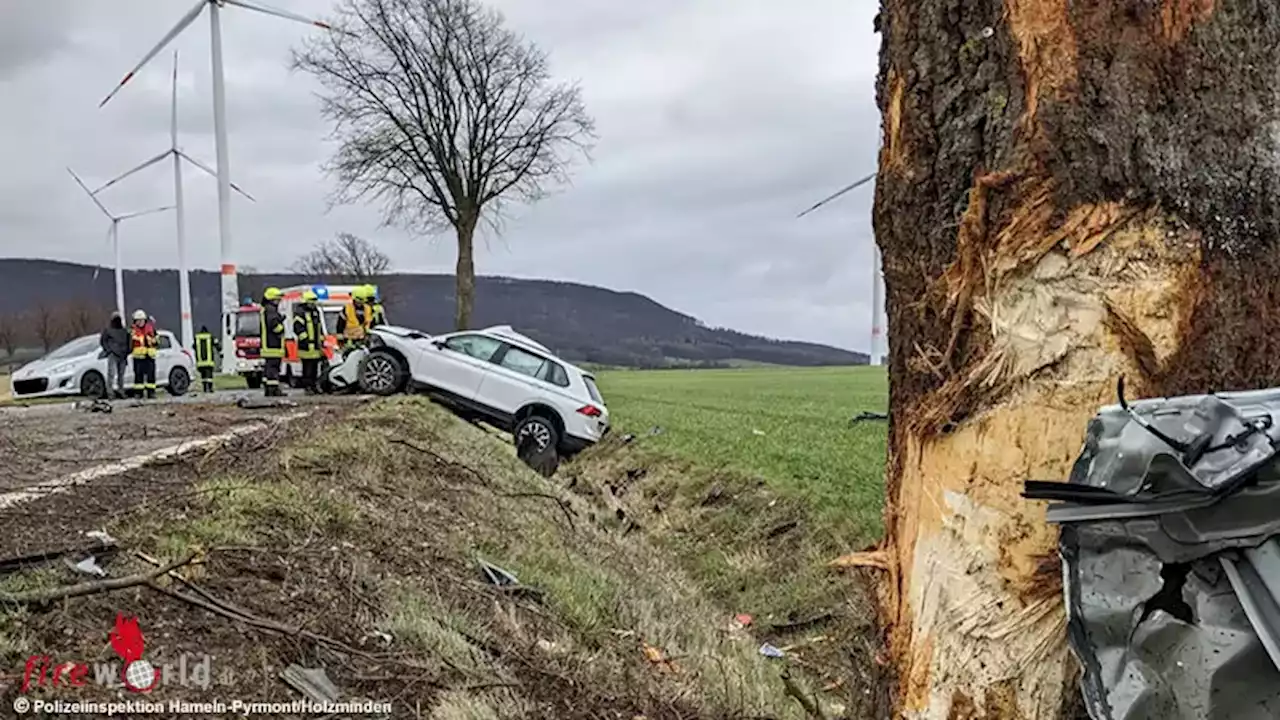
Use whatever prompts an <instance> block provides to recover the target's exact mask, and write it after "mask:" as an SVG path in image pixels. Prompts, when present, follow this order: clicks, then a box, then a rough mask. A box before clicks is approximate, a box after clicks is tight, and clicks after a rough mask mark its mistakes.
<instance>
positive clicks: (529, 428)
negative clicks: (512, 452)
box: [511, 415, 560, 477]
mask: <svg viewBox="0 0 1280 720" xmlns="http://www.w3.org/2000/svg"><path fill="white" fill-rule="evenodd" d="M511 435H512V437H513V439H514V440H515V444H516V455H518V456H519V457H520V459H521V460H522V461H524V464H526V465H528V466H529V467H531V468H533V469H534V470H535V471H537V472H538V474H540V475H542V476H543V477H551V476H552V475H554V474H555V471H556V468H557V467H558V466H559V465H560V456H559V453H558V451H557V447H558V445H559V444H560V434H559V433H558V432H556V426H555V425H554V424H552V422H551V420H549V419H547V418H545V417H542V416H541V415H530V416H529V417H527V418H525V419H523V420H521V421H520V422H519V423H517V424H516V427H515V430H514V431H513V432H512V433H511Z"/></svg>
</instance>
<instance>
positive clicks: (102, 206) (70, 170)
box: [67, 167, 111, 217]
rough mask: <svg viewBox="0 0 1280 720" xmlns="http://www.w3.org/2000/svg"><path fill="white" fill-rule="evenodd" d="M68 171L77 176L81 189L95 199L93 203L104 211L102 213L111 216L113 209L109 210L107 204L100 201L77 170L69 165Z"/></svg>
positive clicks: (74, 176) (91, 198)
mask: <svg viewBox="0 0 1280 720" xmlns="http://www.w3.org/2000/svg"><path fill="white" fill-rule="evenodd" d="M67 172H69V173H71V177H73V178H75V181H76V184H77V185H79V186H80V189H81V190H83V191H84V193H85V194H86V195H88V196H89V199H90V200H92V201H93V204H94V205H97V206H98V209H99V210H101V211H102V214H103V215H106V216H107V217H111V211H109V210H107V208H106V206H104V205H103V204H102V203H101V202H99V200H98V196H97V195H94V194H93V191H92V190H90V189H89V186H88V185H85V184H84V181H83V180H81V179H80V176H79V175H77V174H76V171H75V170H72V169H71V168H70V167H68V168H67Z"/></svg>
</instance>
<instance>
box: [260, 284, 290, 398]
mask: <svg viewBox="0 0 1280 720" xmlns="http://www.w3.org/2000/svg"><path fill="white" fill-rule="evenodd" d="M281 295H282V293H281V292H280V288H276V287H269V288H267V289H266V290H264V291H262V307H261V308H259V309H258V324H259V326H260V327H261V328H262V335H261V338H260V339H261V341H262V346H261V350H260V351H259V353H260V354H261V356H262V375H263V380H262V388H263V394H265V395H266V396H267V397H280V396H282V395H284V391H283V390H281V389H280V365H281V363H283V362H284V315H281V314H280V305H279V303H280V297H281Z"/></svg>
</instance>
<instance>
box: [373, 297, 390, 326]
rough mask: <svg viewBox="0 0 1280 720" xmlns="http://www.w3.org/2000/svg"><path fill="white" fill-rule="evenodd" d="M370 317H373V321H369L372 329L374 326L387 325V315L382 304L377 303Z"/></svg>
mask: <svg viewBox="0 0 1280 720" xmlns="http://www.w3.org/2000/svg"><path fill="white" fill-rule="evenodd" d="M370 315H371V316H372V319H371V320H370V321H369V326H370V327H373V326H374V325H386V324H387V313H386V311H385V310H383V309H382V303H380V302H375V303H374V304H373V308H372V312H371V313H370Z"/></svg>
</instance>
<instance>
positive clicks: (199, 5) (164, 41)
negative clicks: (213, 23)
mask: <svg viewBox="0 0 1280 720" xmlns="http://www.w3.org/2000/svg"><path fill="white" fill-rule="evenodd" d="M208 4H209V0H196V4H195V7H193V8H191V9H190V10H189V11H187V14H186V15H183V16H182V19H181V20H179V21H178V24H177V25H174V26H173V28H172V29H170V30H169V32H168V33H165V36H164V37H162V38H160V42H159V43H156V46H155V47H153V48H151V50H150V51H149V52H148V53H147V54H146V55H143V56H142V61H141V62H139V63H138V64H137V65H135V66H133V69H132V70H130V71H129V72H128V73H127V74H126V75H125V76H124V79H123V80H121V81H120V84H119V85H116V87H115V89H114V90H112V91H111V92H110V93H109V94H108V95H107V96H106V97H105V98H103V99H102V102H100V103H98V107H102V106H103V105H106V104H107V103H108V102H109V101H110V100H111V98H113V97H115V96H116V93H118V92H120V89H121V88H123V87H124V86H125V85H126V84H127V83H128V82H129V81H130V80H132V79H133V76H134V75H135V74H137V72H138V71H139V70H141V69H142V66H143V65H146V64H147V63H148V62H151V58H153V57H155V56H156V55H157V54H158V53H159V52H160V51H161V50H163V49H164V46H165V45H168V44H169V43H170V42H172V41H173V39H174V38H175V37H177V36H178V33H180V32H182V31H183V30H186V29H187V26H188V25H190V24H191V23H193V22H195V20H196V18H197V17H199V15H200V13H201V11H203V10H204V6H205V5H208Z"/></svg>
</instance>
